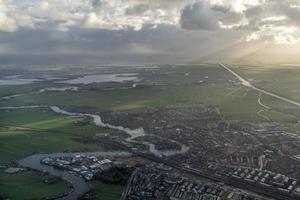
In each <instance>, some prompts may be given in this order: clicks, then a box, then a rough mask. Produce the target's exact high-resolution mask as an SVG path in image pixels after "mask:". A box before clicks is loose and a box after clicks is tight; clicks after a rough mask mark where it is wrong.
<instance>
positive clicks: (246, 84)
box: [219, 63, 300, 106]
mask: <svg viewBox="0 0 300 200" xmlns="http://www.w3.org/2000/svg"><path fill="white" fill-rule="evenodd" d="M219 65H220V66H222V67H223V68H224V69H226V70H227V71H229V72H230V73H231V74H233V75H234V76H235V77H236V78H238V79H239V80H240V81H241V82H242V84H243V85H244V86H246V87H249V88H252V89H253V90H256V91H258V92H261V93H263V94H266V95H269V96H272V97H274V98H276V99H279V100H282V101H284V102H287V103H290V104H293V105H296V106H300V103H299V102H297V101H295V100H292V99H288V98H286V97H283V96H280V95H277V94H274V93H272V92H269V91H267V90H264V89H261V88H258V87H256V86H254V85H252V83H250V82H249V81H247V80H246V79H245V78H243V77H241V76H240V75H239V74H237V73H236V72H234V71H233V70H232V69H230V68H228V67H227V66H225V65H224V64H222V63H219Z"/></svg>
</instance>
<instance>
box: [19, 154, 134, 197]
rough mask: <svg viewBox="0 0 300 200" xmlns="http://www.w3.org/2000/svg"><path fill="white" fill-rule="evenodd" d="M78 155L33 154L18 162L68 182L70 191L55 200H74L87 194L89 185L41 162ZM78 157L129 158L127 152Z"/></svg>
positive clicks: (22, 165)
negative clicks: (44, 159) (47, 159)
mask: <svg viewBox="0 0 300 200" xmlns="http://www.w3.org/2000/svg"><path fill="white" fill-rule="evenodd" d="M78 154H79V153H53V154H34V155H31V156H28V157H26V158H23V159H22V160H19V161H18V164H19V166H21V167H26V168H30V169H34V170H38V171H46V172H48V173H49V174H51V175H53V176H57V177H61V178H62V179H63V180H65V181H67V182H69V183H70V184H71V185H72V187H73V188H72V190H71V191H70V192H69V193H68V194H66V196H64V197H60V198H57V200H63V199H64V200H74V199H78V198H79V197H81V196H82V195H83V194H85V193H87V192H88V191H89V190H90V187H89V184H88V183H87V182H86V181H85V180H84V179H83V178H81V177H79V176H78V175H76V174H74V173H71V172H69V171H65V170H59V169H55V168H53V167H50V166H47V165H42V164H41V162H40V161H41V160H42V159H43V158H45V157H51V158H56V157H62V156H67V157H70V156H75V155H78ZM80 155H86V156H89V155H95V156H103V157H115V156H117V157H120V156H122V157H129V156H131V154H130V153H128V152H92V153H86V152H85V153H80Z"/></svg>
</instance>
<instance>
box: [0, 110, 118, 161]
mask: <svg viewBox="0 0 300 200" xmlns="http://www.w3.org/2000/svg"><path fill="white" fill-rule="evenodd" d="M0 116H1V117H0V118H1V120H0V121H1V123H0V125H1V127H5V128H2V129H0V148H1V151H0V158H1V159H0V164H10V163H12V162H13V161H15V160H16V159H20V158H22V157H24V156H27V155H30V154H32V153H34V152H61V151H70V150H74V151H95V150H101V149H102V147H101V146H99V145H96V144H86V143H80V142H78V141H75V140H74V139H73V137H74V136H84V135H89V134H95V133H102V132H105V133H111V134H116V131H112V130H109V129H105V128H101V127H96V126H94V125H93V124H92V123H91V122H90V120H89V119H86V118H71V117H65V116H63V115H57V114H54V113H53V112H51V111H50V110H48V109H22V110H10V111H3V110H2V111H0ZM78 124H79V125H78Z"/></svg>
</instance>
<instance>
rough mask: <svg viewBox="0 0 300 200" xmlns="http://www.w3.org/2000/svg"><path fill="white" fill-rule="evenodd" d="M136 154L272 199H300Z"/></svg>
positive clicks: (151, 156) (146, 155)
mask: <svg viewBox="0 0 300 200" xmlns="http://www.w3.org/2000/svg"><path fill="white" fill-rule="evenodd" d="M135 154H136V155H138V156H141V157H144V158H146V159H149V160H152V161H154V162H158V163H163V164H165V165H167V166H170V167H173V168H174V169H177V170H180V171H182V172H184V173H186V174H190V175H193V176H196V177H200V178H204V179H208V180H211V181H214V182H220V183H225V184H226V185H228V186H232V187H234V188H239V189H242V190H245V191H248V192H249V191H250V192H254V193H255V194H258V195H262V196H264V197H268V198H272V199H276V200H297V199H298V200H299V199H300V198H296V197H291V196H286V195H283V194H281V193H279V192H278V191H276V190H267V189H265V188H262V187H257V186H254V185H251V184H247V183H246V182H241V181H238V180H234V179H229V178H224V177H218V176H216V175H214V174H210V173H207V172H204V171H200V170H196V169H191V168H186V167H182V166H180V165H178V164H177V163H173V162H171V161H167V160H164V159H161V158H158V157H155V156H154V155H151V154H145V153H137V152H136V153H135Z"/></svg>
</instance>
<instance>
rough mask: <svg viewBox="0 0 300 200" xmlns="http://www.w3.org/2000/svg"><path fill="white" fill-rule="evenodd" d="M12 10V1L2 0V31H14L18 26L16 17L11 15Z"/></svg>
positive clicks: (0, 15)
mask: <svg viewBox="0 0 300 200" xmlns="http://www.w3.org/2000/svg"><path fill="white" fill-rule="evenodd" d="M10 10H11V9H10V2H9V1H8V0H0V31H8V32H13V31H16V30H17V28H18V26H17V22H16V21H15V19H14V18H13V17H11V16H10Z"/></svg>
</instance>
